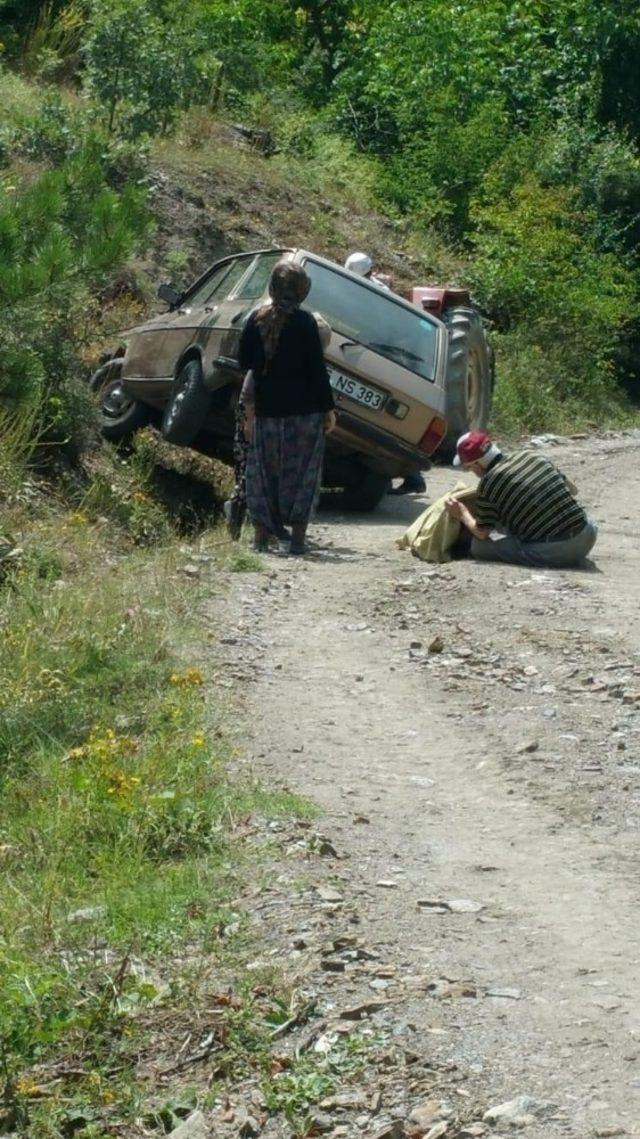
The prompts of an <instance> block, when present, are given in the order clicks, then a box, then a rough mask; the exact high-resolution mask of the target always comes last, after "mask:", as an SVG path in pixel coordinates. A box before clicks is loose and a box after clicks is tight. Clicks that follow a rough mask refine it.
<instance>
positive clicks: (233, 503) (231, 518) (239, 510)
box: [223, 498, 247, 542]
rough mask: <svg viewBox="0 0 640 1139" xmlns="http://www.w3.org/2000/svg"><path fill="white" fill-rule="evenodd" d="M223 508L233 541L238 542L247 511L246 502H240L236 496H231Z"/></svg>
mask: <svg viewBox="0 0 640 1139" xmlns="http://www.w3.org/2000/svg"><path fill="white" fill-rule="evenodd" d="M223 510H224V516H225V519H226V522H227V531H228V533H229V537H230V538H231V540H232V541H233V542H237V541H239V539H240V534H241V531H242V523H243V522H244V517H245V514H246V512H247V507H246V503H244V502H240V501H238V499H236V498H229V499H227V501H226V502H225V504H224V507H223Z"/></svg>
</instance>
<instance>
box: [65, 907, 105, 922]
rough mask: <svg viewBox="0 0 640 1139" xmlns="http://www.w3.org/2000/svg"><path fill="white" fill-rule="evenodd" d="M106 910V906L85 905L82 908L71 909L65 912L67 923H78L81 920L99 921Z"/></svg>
mask: <svg viewBox="0 0 640 1139" xmlns="http://www.w3.org/2000/svg"><path fill="white" fill-rule="evenodd" d="M106 912H107V907H106V906H86V907H85V909H83V910H73V911H72V912H71V913H70V914H67V921H68V922H69V925H79V924H80V922H83V921H100V918H103V917H104V916H105V915H106Z"/></svg>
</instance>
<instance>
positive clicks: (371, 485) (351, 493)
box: [342, 463, 390, 513]
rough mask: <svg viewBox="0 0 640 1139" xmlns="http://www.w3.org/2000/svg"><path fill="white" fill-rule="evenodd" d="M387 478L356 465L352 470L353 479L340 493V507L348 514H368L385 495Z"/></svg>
mask: <svg viewBox="0 0 640 1139" xmlns="http://www.w3.org/2000/svg"><path fill="white" fill-rule="evenodd" d="M389 481H390V480H389V478H388V476H387V475H381V474H380V473H379V472H378V471H372V470H371V468H370V467H365V466H364V464H360V463H358V465H357V469H356V470H354V474H353V479H352V480H351V481H350V482H349V483H348V484H347V486H345V487H344V490H343V491H342V507H343V509H344V510H348V511H349V512H350V513H351V512H352V511H353V512H355V511H358V512H362V513H368V512H369V511H371V510H375V508H376V506H377V505H378V503H379V502H380V500H381V499H382V498H383V497H384V495H385V494H386V493H387V490H388V488H389Z"/></svg>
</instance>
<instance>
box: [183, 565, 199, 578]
mask: <svg viewBox="0 0 640 1139" xmlns="http://www.w3.org/2000/svg"><path fill="white" fill-rule="evenodd" d="M182 572H183V574H184V575H185V577H200V567H199V566H194V565H193V564H192V563H191V562H188V563H187V565H186V566H183V567H182Z"/></svg>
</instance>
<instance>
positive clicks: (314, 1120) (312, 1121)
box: [309, 1111, 335, 1135]
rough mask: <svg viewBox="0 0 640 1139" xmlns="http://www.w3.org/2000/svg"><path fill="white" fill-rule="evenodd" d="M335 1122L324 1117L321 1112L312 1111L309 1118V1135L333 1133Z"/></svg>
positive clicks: (326, 1116) (328, 1116) (329, 1117)
mask: <svg viewBox="0 0 640 1139" xmlns="http://www.w3.org/2000/svg"><path fill="white" fill-rule="evenodd" d="M334 1124H335V1120H334V1119H333V1118H332V1117H331V1116H330V1115H324V1114H323V1113H322V1112H321V1111H314V1112H313V1114H312V1115H310V1116H309V1133H310V1134H311V1135H315V1134H316V1132H317V1131H320V1132H325V1131H333V1128H334Z"/></svg>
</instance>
